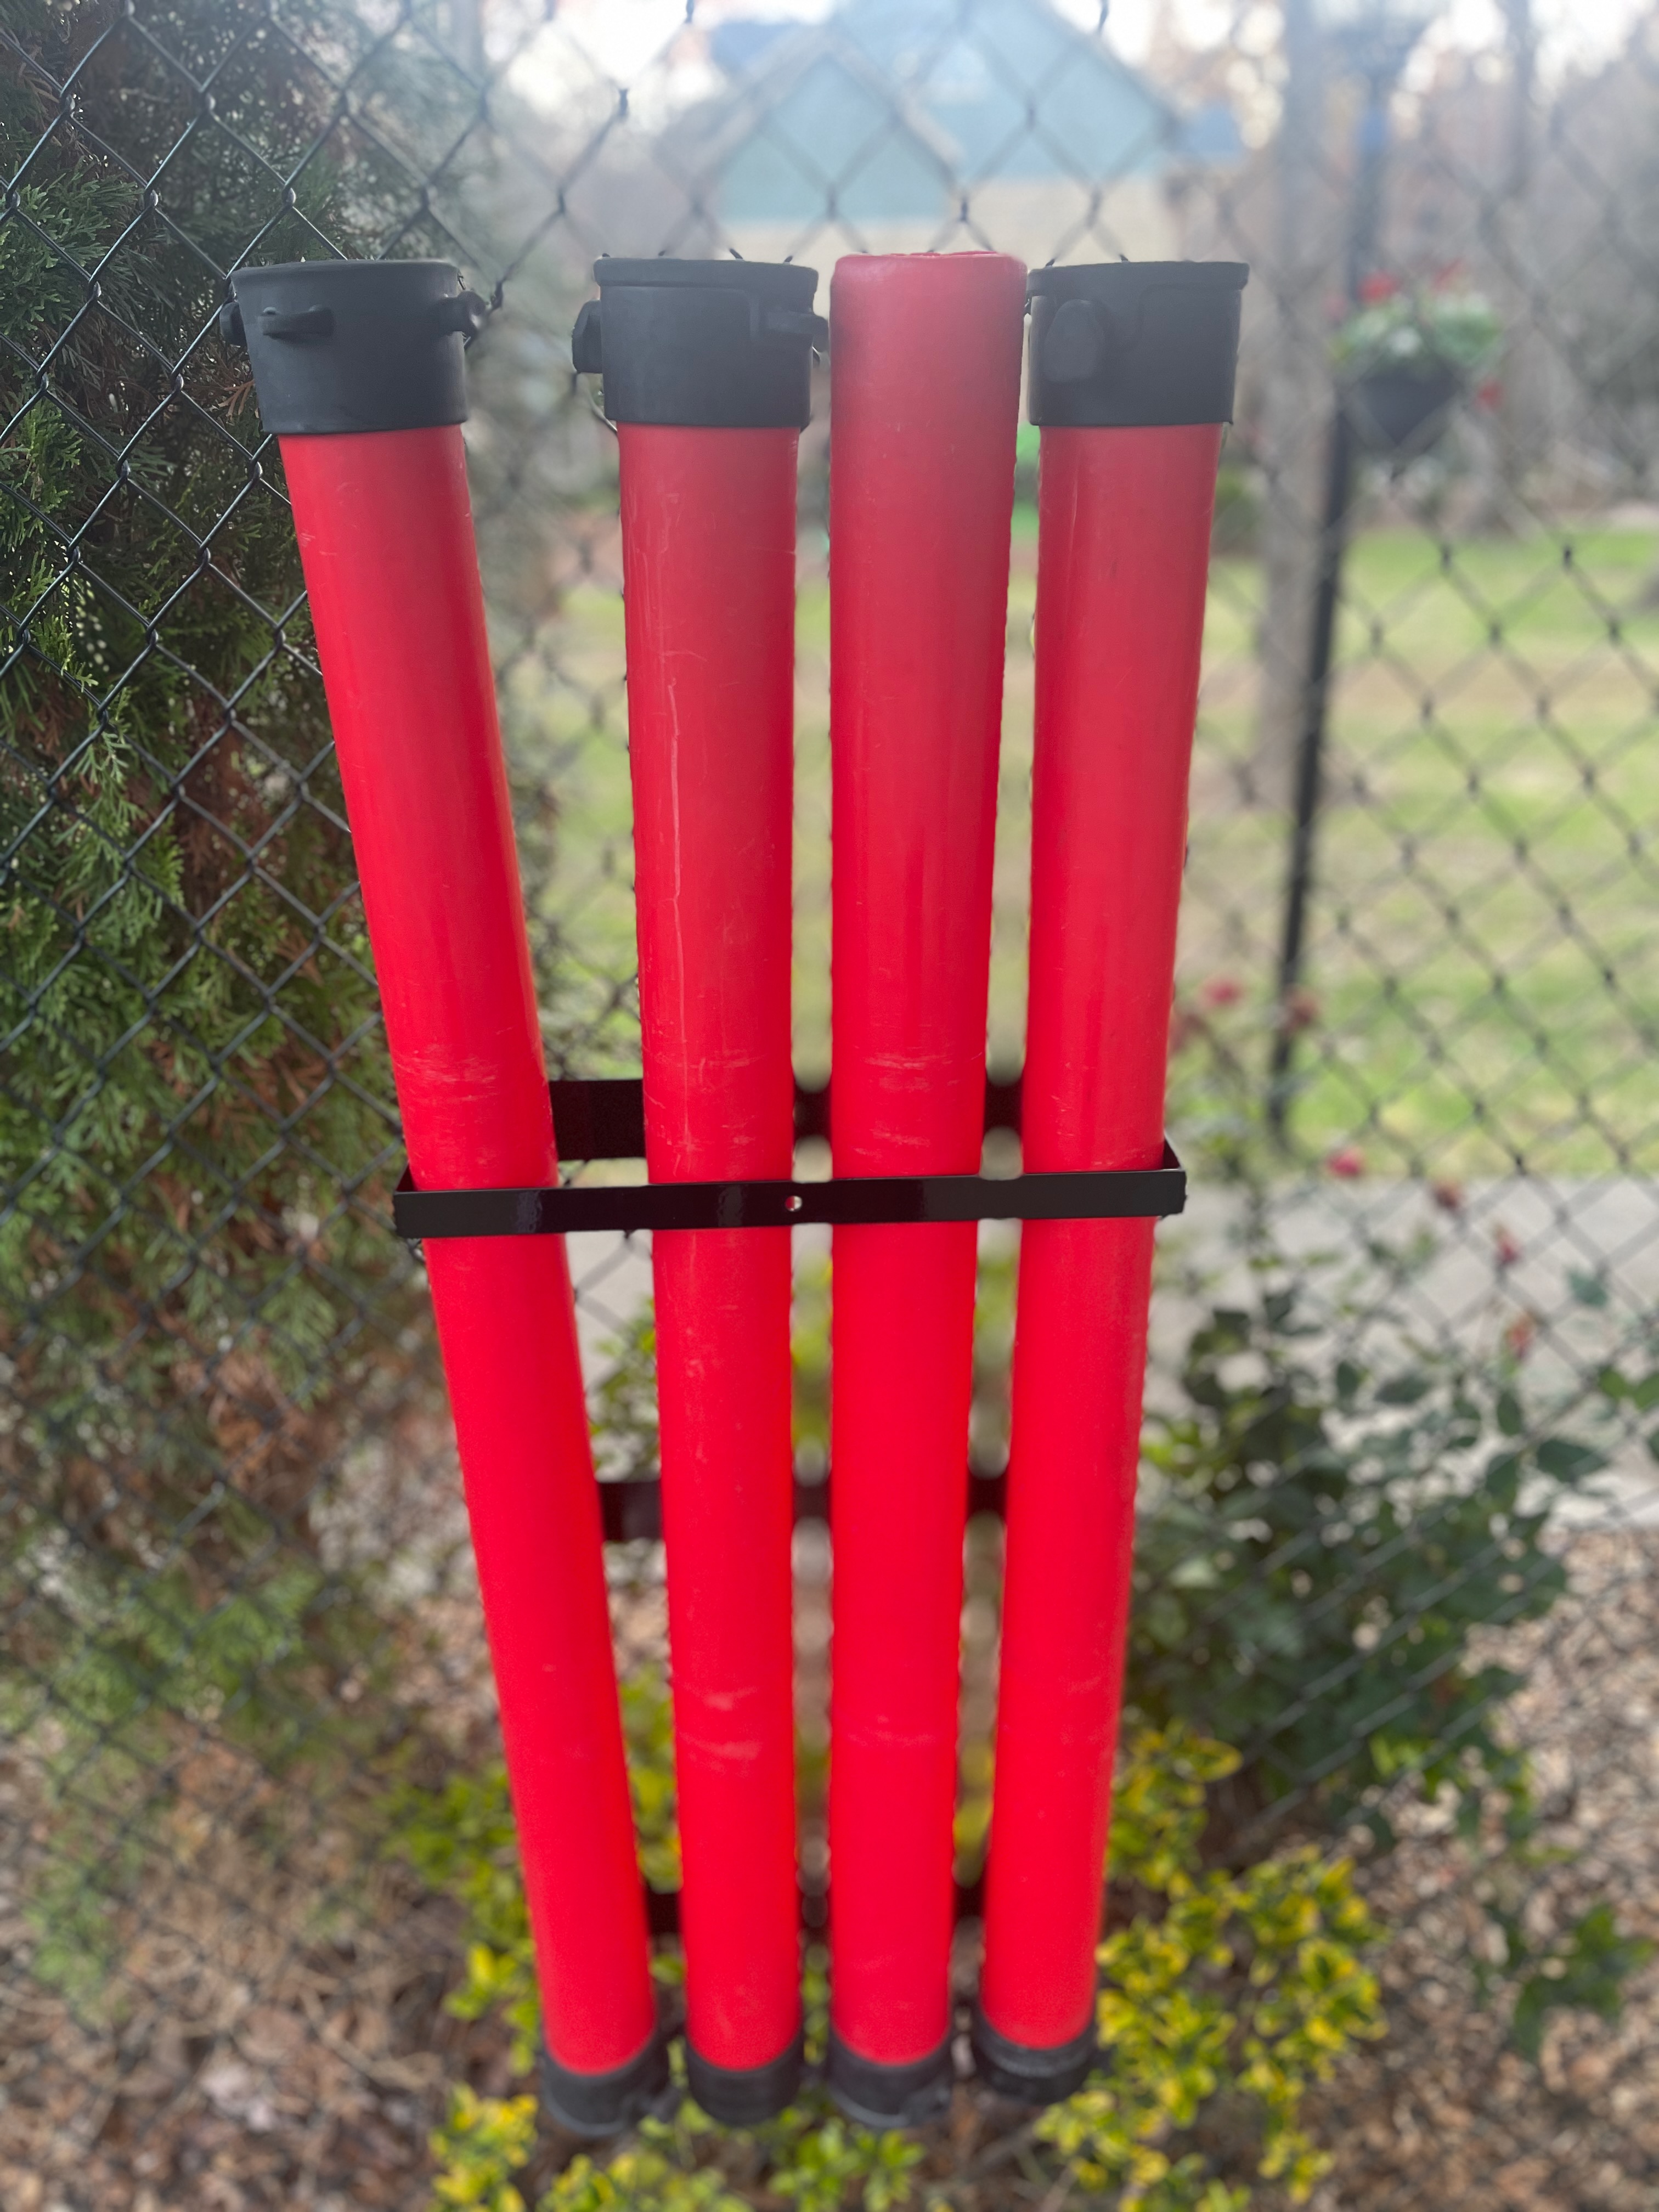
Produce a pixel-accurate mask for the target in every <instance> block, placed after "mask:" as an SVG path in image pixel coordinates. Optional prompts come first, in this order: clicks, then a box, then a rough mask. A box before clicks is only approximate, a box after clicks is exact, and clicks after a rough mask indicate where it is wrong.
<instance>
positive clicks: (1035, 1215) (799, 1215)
mask: <svg viewBox="0 0 1659 2212" xmlns="http://www.w3.org/2000/svg"><path fill="white" fill-rule="evenodd" d="M550 1087H551V1091H552V1095H553V1101H554V1114H555V1121H554V1134H555V1138H556V1141H557V1142H558V1143H559V1146H560V1150H561V1152H566V1149H567V1148H566V1136H567V1133H568V1137H569V1139H571V1140H572V1141H571V1142H570V1143H569V1146H568V1156H569V1157H574V1158H587V1159H600V1158H630V1157H631V1158H637V1157H638V1153H637V1152H623V1150H622V1149H621V1146H622V1145H623V1144H624V1143H626V1144H629V1145H630V1146H631V1145H632V1143H633V1141H634V1139H635V1135H636V1134H637V1136H638V1139H639V1142H640V1145H641V1149H642V1148H643V1143H644V1129H645V1116H644V1108H643V1104H642V1103H641V1100H640V1095H639V1094H640V1085H639V1083H638V1081H637V1079H635V1080H633V1081H623V1080H616V1081H610V1082H599V1083H582V1084H578V1083H558V1084H555V1085H551V1086H550ZM995 1088H996V1091H998V1092H999V1093H1000V1097H998V1098H995V1099H994V1098H993V1097H992V1086H990V1085H987V1123H989V1124H990V1126H993V1127H1009V1126H1014V1127H1018V1085H1017V1084H1009V1085H997V1086H995ZM803 1105H805V1106H806V1107H807V1109H808V1112H809V1113H810V1115H811V1121H812V1122H816V1121H817V1119H818V1112H819V1111H820V1110H821V1109H823V1107H825V1106H826V1105H827V1100H826V1098H825V1097H824V1094H823V1092H816V1093H815V1092H811V1091H807V1092H802V1091H799V1089H798V1091H797V1106H796V1124H797V1127H798V1129H799V1127H800V1124H801V1122H802V1121H804V1120H806V1119H807V1115H805V1114H803V1112H802V1107H803ZM993 1112H997V1114H998V1119H997V1120H996V1121H992V1119H991V1116H992V1114H993ZM1010 1116H1012V1118H1008V1117H1010ZM827 1118H828V1117H827V1114H826V1115H824V1120H825V1121H827ZM809 1126H810V1125H809ZM803 1133H806V1132H803ZM811 1133H817V1131H816V1129H813V1130H811ZM613 1147H615V1149H613ZM1186 1203H1187V1174H1186V1170H1185V1169H1184V1168H1183V1167H1182V1164H1181V1163H1180V1161H1179V1160H1178V1159H1177V1158H1176V1156H1175V1154H1174V1152H1171V1151H1170V1147H1169V1146H1168V1145H1167V1144H1166V1145H1165V1146H1164V1158H1163V1161H1162V1163H1161V1164H1159V1165H1158V1167H1155V1168H1117V1169H1112V1170H1098V1171H1094V1170H1091V1171H1079V1173H1076V1174H1069V1175H1022V1176H835V1177H833V1178H832V1179H831V1180H830V1181H829V1182H781V1181H778V1182H772V1181H757V1182H656V1183H643V1184H641V1183H626V1184H602V1185H597V1186H594V1185H574V1184H572V1185H568V1186H560V1187H556V1188H551V1189H537V1190H417V1189H416V1187H415V1184H414V1182H413V1180H412V1179H411V1177H410V1174H409V1172H408V1170H404V1177H403V1180H402V1182H399V1184H398V1188H397V1189H396V1190H395V1191H394V1192H393V1194H392V1222H393V1225H394V1226H395V1227H396V1229H397V1231H398V1235H399V1236H400V1237H408V1238H409V1239H410V1241H411V1242H413V1241H415V1240H417V1239H418V1240H421V1241H424V1240H425V1239H426V1238H428V1237H563V1236H568V1235H569V1234H570V1233H571V1232H572V1231H623V1232H626V1231H631V1230H639V1229H651V1230H659V1229H661V1230H676V1229H799V1228H804V1227H805V1226H806V1225H809V1224H813V1225H828V1226H831V1227H839V1228H849V1227H854V1226H860V1225H873V1224H877V1223H927V1222H948V1221H1145V1220H1157V1219H1161V1218H1164V1216H1166V1215H1169V1214H1172V1213H1179V1212H1181V1211H1182V1208H1183V1207H1184V1206H1185V1205H1186Z"/></svg>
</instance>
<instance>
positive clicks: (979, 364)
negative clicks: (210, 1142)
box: [829, 253, 1024, 2124]
mask: <svg viewBox="0 0 1659 2212" xmlns="http://www.w3.org/2000/svg"><path fill="white" fill-rule="evenodd" d="M1023 306H1024V269H1023V267H1022V265H1021V264H1020V263H1018V261H1014V260H1012V259H1009V258H1006V256H1003V255H1000V254H988V253H987V254H979V253H973V254H917V255H902V254H901V255H892V256H882V257H875V256H871V257H858V258H848V259H846V260H843V261H842V262H840V263H838V264H837V265H836V273H835V278H834V283H833V286H832V289H831V302H830V331H831V334H832V354H831V379H832V384H831V394H832V408H831V419H832V424H833V438H834V459H833V462H832V465H831V476H830V526H829V538H830V557H829V592H830V750H831V759H832V785H833V793H832V800H833V817H832V836H833V861H834V873H833V891H832V905H833V930H834V939H833V1067H834V1091H833V1101H834V1103H833V1106H832V1109H831V1111H832V1117H833V1119H832V1127H831V1139H832V1144H833V1147H834V1153H835V1167H836V1174H837V1175H838V1176H860V1175H891V1174H908V1175H925V1174H947V1175H948V1174H969V1173H974V1172H975V1171H976V1170H977V1168H978V1165H979V1158H980V1146H981V1137H982V1133H983V1127H984V1110H985V1030H986V998H987V983H988V972H989V959H990V932H991V862H992V848H993V842H994V830H995V815H996V786H997V755H998V741H999V737H1000V723H1001V710H1002V668H1003V654H1004V638H1005V634H1006V609H1007V590H1008V544H1009V527H1010V520H1011V514H1012V501H1013V473H1014V435H1015V428H1016V420H1017V412H1018V394H1019V369H1020V337H1021V315H1022V312H1023ZM974 1275H975V1230H974V1227H973V1225H972V1224H963V1225H939V1226H933V1227H927V1228H921V1227H879V1228H875V1227H872V1228H854V1229H838V1230H837V1231H836V1237H835V1261H834V1286H833V1287H834V1307H833V1346H832V1352H833V1370H832V1371H833V1394H832V1417H831V1418H832V1427H831V1441H830V1468H831V1481H832V1487H831V1493H830V1497H831V1506H830V1510H831V1515H832V1534H833V1543H834V1559H835V1598H834V1646H833V1668H832V1712H831V1747H830V1778H829V1857H830V1895H831V1899H832V1905H831V1912H832V1920H831V1943H832V1948H833V1965H834V1971H833V1978H832V1984H831V1998H830V2024H831V2030H832V2036H831V2045H830V2054H829V2080H830V2085H831V2087H832V2088H833V2089H834V2091H835V2093H836V2096H837V2097H838V2099H839V2100H840V2101H841V2103H842V2106H843V2107H844V2109H846V2110H847V2111H848V2112H850V2113H852V2114H853V2115H854V2117H856V2118H860V2119H863V2120H866V2121H867V2122H870V2123H872V2124H884V2123H885V2124H893V2123H895V2122H908V2121H913V2120H915V2119H919V2118H924V2117H926V2115H927V2113H928V2112H932V2111H934V2110H937V2109H938V2107H939V2104H940V2103H941V2102H942V2101H943V2100H944V2099H945V2097H947V2096H948V2094H949V2089H950V2081H951V2063H950V2045H949V2031H950V1958H951V1927H952V1914H953V1890H952V1881H951V1867H952V1821H953V1818H954V1810H955V1802H956V1778H957V1688H958V1682H959V1677H960V1638H961V1612H962V1543H963V1516H964V1512H965V1507H966V1483H965V1469H966V1463H967V1451H968V1417H969V1397H970V1392H971V1384H972V1357H973V1303H974Z"/></svg>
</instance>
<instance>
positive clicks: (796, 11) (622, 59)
mask: <svg viewBox="0 0 1659 2212" xmlns="http://www.w3.org/2000/svg"><path fill="white" fill-rule="evenodd" d="M1052 4H1054V5H1055V6H1056V7H1058V8H1059V9H1060V13H1061V14H1063V15H1069V16H1071V17H1073V20H1075V21H1079V22H1080V23H1084V24H1086V25H1089V26H1091V27H1092V26H1093V25H1094V24H1095V23H1096V22H1097V21H1098V17H1099V9H1098V6H1097V0H1052ZM1649 4H1650V0H1533V13H1534V22H1535V23H1536V26H1537V28H1538V33H1539V51H1540V68H1541V75H1542V76H1543V77H1544V79H1545V80H1546V81H1547V80H1548V79H1549V78H1551V77H1553V76H1557V75H1559V72H1560V71H1561V70H1564V69H1568V68H1573V67H1581V68H1582V67H1584V66H1586V65H1593V64H1595V63H1596V62H1598V61H1601V60H1604V59H1605V58H1607V56H1608V55H1610V54H1611V53H1613V52H1615V51H1616V49H1617V47H1618V46H1619V44H1620V40H1621V39H1622V37H1623V36H1624V35H1625V33H1626V31H1627V29H1628V28H1629V27H1630V25H1631V23H1632V21H1634V20H1635V19H1636V18H1637V17H1638V16H1639V15H1641V14H1642V13H1643V12H1644V9H1646V7H1647V6H1648V5H1649ZM832 6H833V0H697V4H696V10H695V21H696V22H697V23H698V24H701V25H707V26H711V27H712V26H713V25H714V24H716V23H718V22H720V21H730V20H732V19H733V18H739V17H741V18H749V19H754V18H757V17H762V18H770V19H773V20H784V19H787V20H789V21H817V20H819V19H821V18H822V17H823V16H824V15H828V14H829V12H830V11H831V8H832ZM1160 6H1164V7H1170V8H1172V9H1174V11H1175V13H1176V16H1177V18H1178V20H1179V21H1180V22H1181V24H1182V28H1183V30H1184V31H1185V32H1186V33H1187V34H1188V37H1189V38H1190V39H1192V40H1194V43H1200V44H1205V45H1208V44H1211V43H1213V42H1217V41H1219V40H1225V38H1226V37H1227V36H1228V35H1229V33H1230V31H1231V29H1232V27H1233V26H1234V25H1235V24H1236V23H1237V21H1238V20H1239V18H1240V16H1241V15H1242V14H1243V13H1244V12H1246V11H1245V9H1244V8H1243V7H1242V6H1241V0H1113V4H1112V6H1111V7H1110V9H1109V15H1108V27H1107V35H1108V38H1109V41H1110V43H1111V45H1112V46H1114V47H1115V49H1116V51H1117V52H1119V53H1121V55H1122V56H1123V58H1124V59H1125V60H1126V61H1130V62H1133V61H1137V60H1139V58H1141V57H1142V56H1143V55H1144V53H1145V52H1146V45H1147V40H1148V38H1149V36H1150V34H1151V31H1152V24H1153V21H1154V17H1155V15H1156V14H1157V12H1158V9H1159V8H1160ZM686 12H687V11H686V0H560V4H559V5H558V7H557V9H556V13H555V21H554V23H553V24H552V25H551V26H550V29H549V32H548V33H545V34H544V35H543V36H541V37H539V38H537V39H535V40H532V42H531V46H530V47H529V48H528V49H527V50H526V54H525V56H524V58H523V59H522V60H521V61H520V64H518V65H517V66H516V67H515V68H514V70H513V82H514V84H515V86H516V87H517V88H518V89H520V91H521V92H523V93H524V94H526V96H528V97H530V98H531V99H532V100H536V101H537V102H538V105H546V106H556V105H558V104H559V103H560V102H561V101H562V100H565V99H568V97H569V96H570V94H571V93H572V92H573V91H574V90H575V89H576V88H578V86H580V84H582V83H584V82H586V85H587V86H589V87H590V88H592V86H593V85H594V82H595V78H596V76H599V75H603V76H608V77H610V78H611V79H612V80H613V81H614V82H617V83H620V84H629V83H639V84H640V85H641V92H642V93H644V94H646V96H647V97H649V88H647V85H646V84H645V83H644V82H642V80H646V79H649V78H652V77H656V78H658V79H659V80H661V79H664V78H665V77H667V76H669V75H670V74H671V75H672V76H673V78H674V79H675V81H676V82H675V86H674V90H675V93H676V94H677V95H678V97H677V99H676V102H675V104H678V101H679V100H684V99H686V98H688V97H692V98H694V97H696V95H697V94H698V93H700V92H701V91H702V90H703V89H705V87H704V86H703V85H702V83H701V82H697V79H698V78H699V76H700V75H701V72H700V70H699V67H698V64H697V62H696V57H695V53H694V52H688V51H687V47H688V46H690V45H691V44H692V43H693V42H689V41H684V40H681V41H679V42H678V45H677V38H678V33H680V32H681V31H682V30H683V29H684V25H685V21H686ZM512 15H513V9H511V7H510V6H509V7H508V8H507V9H501V10H500V11H499V13H498V14H497V15H496V21H498V22H500V21H501V19H502V18H503V17H505V18H507V19H508V20H509V21H510V18H511V16H512ZM486 20H487V21H488V20H489V15H488V14H487V16H486ZM506 27H507V24H506V23H505V22H503V23H502V28H503V29H505V28H506ZM1503 42H1504V22H1503V12H1502V9H1501V8H1500V7H1499V5H1498V0H1446V4H1445V5H1444V7H1443V13H1442V15H1441V18H1440V20H1439V21H1438V22H1437V24H1436V25H1435V26H1434V27H1433V28H1432V29H1431V32H1430V33H1428V35H1427V36H1426V38H1425V40H1424V43H1423V46H1422V49H1421V53H1420V64H1419V65H1421V66H1425V67H1426V66H1428V65H1430V64H1431V58H1432V55H1433V52H1434V50H1435V49H1436V48H1437V47H1440V46H1451V47H1454V48H1460V49H1462V50H1463V51H1465V52H1480V51H1481V50H1482V49H1486V50H1488V51H1491V50H1495V49H1499V48H1501V46H1502V45H1503ZM671 49H672V50H673V51H674V67H673V70H672V71H671V73H670V72H669V71H665V70H658V69H653V64H654V63H656V62H657V61H658V59H659V57H662V56H663V55H664V54H665V52H668V51H669V50H671ZM663 89H664V90H665V89H666V87H665V86H664V87H663Z"/></svg>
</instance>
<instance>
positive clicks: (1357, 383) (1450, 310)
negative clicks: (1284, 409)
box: [1331, 272, 1502, 458]
mask: <svg viewBox="0 0 1659 2212" xmlns="http://www.w3.org/2000/svg"><path fill="white" fill-rule="evenodd" d="M1501 336H1502V326H1501V325H1500V324H1499V322H1498V317H1497V315H1496V314H1495V313H1493V311H1492V307H1491V306H1490V305H1489V303H1488V302H1487V301H1486V300H1484V299H1483V298H1482V297H1481V296H1480V294H1479V293H1477V292H1471V291H1468V289H1464V288H1463V287H1462V285H1461V284H1459V283H1456V282H1455V275H1454V272H1447V273H1446V274H1445V275H1444V276H1442V277H1440V278H1438V279H1437V280H1436V282H1435V283H1432V284H1431V285H1428V286H1425V287H1422V288H1419V289H1414V290H1411V289H1406V288H1404V287H1402V286H1401V285H1400V284H1398V283H1396V282H1395V279H1394V278H1392V277H1389V276H1372V277H1370V278H1368V279H1367V280H1366V283H1365V287H1364V293H1363V295H1362V300H1361V304H1360V305H1359V307H1357V308H1356V309H1355V310H1354V312H1353V313H1352V314H1351V315H1350V316H1349V317H1348V319H1347V320H1346V322H1345V323H1344V324H1343V325H1342V326H1341V328H1340V330H1339V331H1337V332H1336V335H1335V337H1334V340H1333V342H1332V348H1331V350H1332V355H1333V357H1334V362H1335V364H1336V368H1337V374H1338V376H1339V379H1340V389H1341V395H1342V406H1343V410H1344V412H1345V413H1346V416H1347V419H1348V422H1349V423H1350V424H1351V426H1352V428H1353V431H1354V433H1355V435H1356V436H1357V437H1358V440H1359V441H1360V443H1361V444H1362V445H1363V446H1364V447H1365V448H1366V449H1367V450H1368V451H1369V452H1370V453H1386V454H1389V455H1391V456H1393V457H1395V458H1401V457H1406V456H1409V455H1412V454H1416V453H1426V452H1427V451H1428V450H1429V448H1430V447H1431V446H1432V445H1433V444H1434V443H1435V441H1437V439H1438V438H1439V437H1441V436H1442V435H1443V433H1444V431H1445V428H1446V426H1447V424H1448V423H1449V421H1450V419H1451V415H1452V410H1453V409H1454V408H1455V405H1456V404H1457V401H1458V399H1459V398H1460V397H1461V396H1462V392H1463V391H1464V390H1465V388H1466V387H1467V386H1468V383H1469V381H1470V380H1471V379H1472V378H1473V377H1474V375H1475V374H1476V373H1477V372H1478V371H1479V370H1480V368H1482V367H1483V366H1484V365H1485V363H1486V362H1487V361H1488V360H1489V359H1490V358H1491V356H1492V353H1493V352H1494V351H1495V349H1496V348H1497V345H1498V340H1499V338H1500V337H1501Z"/></svg>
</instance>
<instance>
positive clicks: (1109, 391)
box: [1026, 261, 1250, 429]
mask: <svg viewBox="0 0 1659 2212" xmlns="http://www.w3.org/2000/svg"><path fill="white" fill-rule="evenodd" d="M1249 274H1250V272H1249V268H1248V266H1247V265H1246V264H1245V263H1243V262H1242V261H1104V262H1097V263H1091V264H1089V265H1088V266H1087V267H1085V268H1080V269H1036V270H1032V272H1031V276H1030V282H1029V283H1028V285H1027V288H1026V290H1027V296H1028V298H1029V300H1030V309H1031V374H1030V416H1031V420H1032V422H1041V423H1048V424H1053V425H1054V426H1056V427H1058V428H1079V429H1087V428H1111V429H1139V428H1154V427H1157V426H1159V425H1164V424H1173V423H1179V422H1231V421H1232V419H1233V380H1234V375H1235V373H1236V371H1237V367H1238V323H1239V310H1240V306H1241V301H1240V298H1239V295H1240V294H1241V293H1242V292H1243V289H1244V287H1245V285H1246V283H1248V282H1249Z"/></svg>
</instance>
